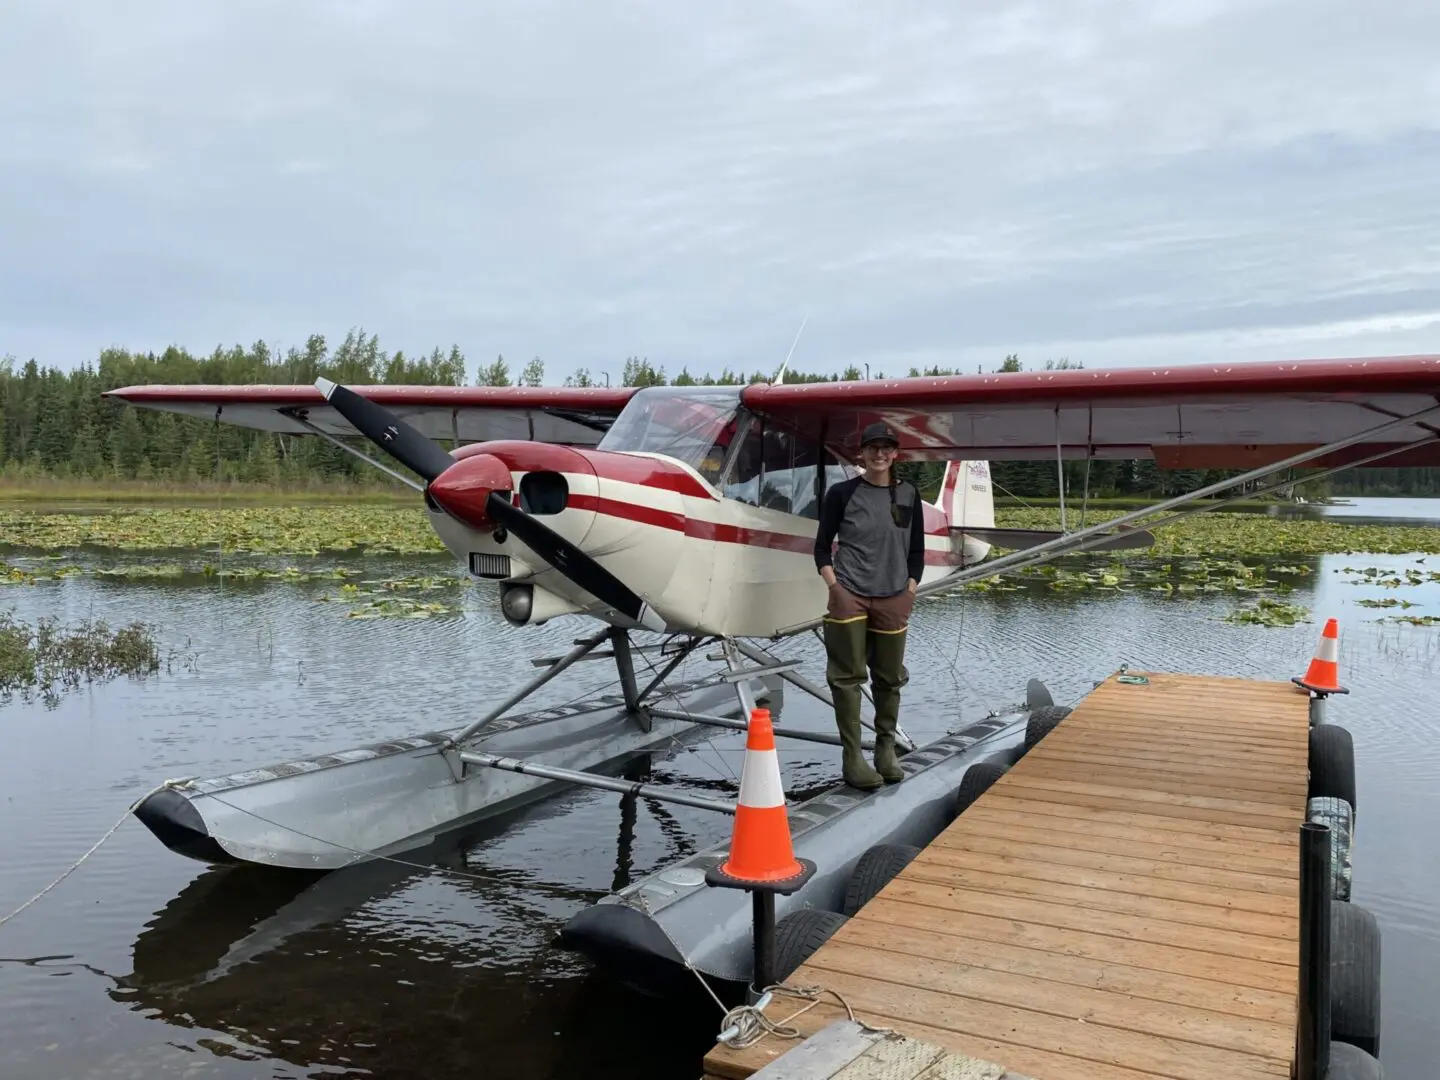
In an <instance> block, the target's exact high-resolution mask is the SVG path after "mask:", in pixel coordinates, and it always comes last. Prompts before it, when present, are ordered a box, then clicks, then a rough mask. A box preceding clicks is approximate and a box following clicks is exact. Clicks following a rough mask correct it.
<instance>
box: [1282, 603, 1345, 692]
mask: <svg viewBox="0 0 1440 1080" xmlns="http://www.w3.org/2000/svg"><path fill="white" fill-rule="evenodd" d="M1290 681H1291V682H1293V683H1294V684H1295V685H1296V686H1303V687H1304V688H1305V689H1306V690H1309V691H1311V692H1312V693H1315V694H1320V695H1322V696H1323V695H1325V694H1348V693H1349V692H1350V691H1349V690H1346V689H1345V687H1343V686H1341V685H1340V624H1339V622H1338V621H1337V620H1335V619H1330V620H1328V621H1327V622H1326V623H1325V629H1324V631H1323V632H1322V633H1321V634H1320V643H1319V644H1318V645H1316V646H1315V656H1314V657H1313V658H1312V659H1311V661H1310V667H1309V669H1308V670H1307V671H1306V672H1305V677H1304V678H1303V679H1302V678H1300V676H1298V675H1296V676H1294V677H1293V678H1291V680H1290Z"/></svg>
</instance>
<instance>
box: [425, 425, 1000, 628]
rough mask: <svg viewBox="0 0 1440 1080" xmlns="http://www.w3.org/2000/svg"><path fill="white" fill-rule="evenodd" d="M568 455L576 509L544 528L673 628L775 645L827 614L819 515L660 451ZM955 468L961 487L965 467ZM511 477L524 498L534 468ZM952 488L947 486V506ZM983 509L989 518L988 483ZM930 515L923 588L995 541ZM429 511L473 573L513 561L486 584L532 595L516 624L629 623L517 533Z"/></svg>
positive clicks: (566, 472)
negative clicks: (577, 619)
mask: <svg viewBox="0 0 1440 1080" xmlns="http://www.w3.org/2000/svg"><path fill="white" fill-rule="evenodd" d="M467 449H468V448H467ZM568 454H569V455H573V456H572V457H569V458H568V459H567V460H569V461H573V462H575V466H574V467H569V466H566V467H563V468H562V469H561V470H559V471H560V472H561V475H562V476H563V477H564V480H565V483H566V485H567V487H568V500H567V504H566V507H565V509H563V510H562V511H560V512H559V513H554V514H545V515H544V517H543V520H544V522H545V524H546V525H547V526H549V527H550V528H551V529H553V530H554V531H555V532H557V533H559V534H560V535H562V536H563V537H565V539H567V540H569V541H570V542H572V543H574V544H575V545H577V546H578V547H580V548H581V549H582V550H584V551H585V552H586V553H587V554H588V555H590V556H591V557H592V558H594V559H595V560H596V561H598V562H599V563H600V564H601V565H602V566H604V567H605V568H606V569H607V570H609V571H610V572H611V573H612V574H614V575H615V576H616V577H618V578H619V579H621V580H622V581H623V582H625V583H626V584H627V585H628V586H629V587H630V588H631V589H633V590H634V591H635V592H636V593H638V594H639V595H640V596H641V597H643V598H644V599H645V600H646V602H647V603H649V605H650V606H651V608H653V609H654V610H655V611H656V612H658V613H659V614H660V615H661V616H662V617H663V618H664V620H665V623H666V626H667V628H668V629H669V630H670V631H672V632H688V633H694V634H699V635H719V636H735V637H768V636H773V635H776V634H781V633H784V632H785V631H787V630H788V629H789V628H792V627H796V626H799V625H801V624H804V623H807V622H810V621H812V620H814V619H816V618H819V617H820V616H822V615H823V614H824V612H825V606H826V597H827V590H826V587H825V583H824V581H823V579H821V577H820V576H819V574H818V572H817V570H816V566H815V554H814V550H815V537H816V532H817V529H818V527H819V522H818V520H817V519H816V518H814V517H809V516H803V515H800V514H793V513H788V512H784V511H780V510H774V509H768V508H764V507H760V506H755V505H751V504H750V503H748V502H744V501H741V500H740V499H736V498H726V497H724V496H723V495H722V494H721V493H720V492H719V491H717V490H716V489H715V488H714V487H713V486H712V485H711V484H709V483H707V482H706V481H705V480H704V479H703V478H702V477H701V476H700V475H699V474H698V473H697V472H696V471H695V470H693V469H691V468H690V467H689V466H687V465H684V464H683V463H680V462H677V461H675V460H673V459H669V458H665V457H662V456H659V455H653V454H639V453H633V454H632V453H623V452H603V451H593V450H592V451H578V452H577V451H569V452H568ZM501 456H504V455H503V453H502V454H501ZM586 466H588V468H587V467H586ZM951 468H952V469H958V470H959V473H960V475H961V476H962V479H963V477H964V475H965V467H964V463H960V462H953V463H951ZM552 471H553V470H552ZM511 475H512V479H513V486H512V488H511V490H512V491H515V492H519V491H521V482H522V480H523V478H524V475H525V471H524V470H520V469H514V468H512V473H511ZM947 475H948V474H947ZM953 489H954V485H949V486H948V487H947V488H946V489H943V490H942V500H941V501H942V504H943V503H944V501H945V497H946V494H947V492H951V491H953ZM984 502H985V506H986V509H987V510H988V509H989V503H990V499H989V492H988V484H987V485H986V491H985V499H984ZM924 510H925V526H926V536H925V554H926V559H925V571H924V577H923V579H922V580H923V581H925V582H929V581H933V580H936V579H938V578H942V577H945V576H948V575H950V574H953V573H954V572H955V571H956V570H958V569H959V568H960V567H961V566H962V565H970V564H973V563H974V562H976V561H978V560H980V559H982V558H984V557H985V554H986V553H987V552H988V550H989V547H988V545H986V544H983V543H979V542H977V541H975V540H969V539H966V540H962V539H961V538H959V537H958V536H954V535H952V533H951V531H950V528H949V525H950V520H949V519H947V516H946V514H945V513H944V512H942V510H941V509H940V508H938V507H936V506H933V505H930V504H924ZM429 513H430V520H431V523H432V525H433V526H434V528H435V531H436V533H437V534H438V535H439V536H440V538H441V540H442V541H443V542H444V543H445V545H446V547H448V548H449V549H450V550H451V551H452V552H454V554H455V555H456V557H457V558H459V559H461V560H462V561H464V562H465V563H466V564H467V565H471V567H472V570H474V569H477V567H476V565H475V563H474V560H472V556H473V555H475V554H479V555H481V556H482V557H483V556H502V557H503V556H508V559H509V562H508V565H505V564H501V565H499V566H496V565H491V566H488V567H487V566H484V565H483V564H482V565H480V566H479V567H478V569H479V570H480V572H481V576H489V577H494V578H496V579H497V580H501V581H503V582H504V585H503V586H502V588H509V587H512V586H513V585H515V584H524V585H529V586H531V587H533V589H534V590H535V592H534V594H533V600H532V603H533V609H534V610H533V614H532V615H531V617H530V618H529V619H528V620H524V619H522V620H517V621H530V622H539V621H544V619H546V618H549V617H553V616H555V615H560V614H567V613H582V612H583V613H585V614H588V615H591V616H594V617H596V618H600V619H602V620H605V621H612V622H617V623H618V624H620V625H625V622H624V620H623V618H622V617H618V616H615V615H614V614H613V613H610V612H607V611H606V609H605V607H604V605H602V604H600V603H598V602H597V601H596V600H595V598H594V597H592V596H590V595H589V594H588V593H586V592H584V590H582V589H580V588H579V587H577V586H576V585H574V584H573V583H572V582H571V581H570V580H569V579H567V578H566V577H565V576H564V575H562V574H560V573H559V572H557V571H556V570H554V569H553V568H551V567H549V566H548V565H547V564H546V563H545V561H544V560H543V559H541V558H539V557H537V556H536V555H535V554H534V553H533V552H531V551H530V550H529V549H528V548H527V547H526V546H525V545H524V544H522V543H520V542H519V541H518V540H516V539H515V538H514V537H512V536H504V535H503V534H502V535H501V536H500V537H497V535H496V534H495V533H493V532H489V531H486V532H481V531H477V530H475V529H472V528H469V527H468V526H466V525H464V524H462V523H461V522H459V521H457V520H456V519H455V518H453V517H451V516H450V515H448V514H446V513H445V512H443V511H441V510H439V509H438V508H436V507H430V508H429ZM976 523H978V522H976Z"/></svg>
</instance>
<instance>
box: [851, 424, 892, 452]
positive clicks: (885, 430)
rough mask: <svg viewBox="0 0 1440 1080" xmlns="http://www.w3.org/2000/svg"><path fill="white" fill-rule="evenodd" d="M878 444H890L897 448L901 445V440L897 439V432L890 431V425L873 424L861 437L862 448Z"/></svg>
mask: <svg viewBox="0 0 1440 1080" xmlns="http://www.w3.org/2000/svg"><path fill="white" fill-rule="evenodd" d="M877 442H888V443H889V444H890V445H891V446H895V447H898V446H899V445H900V440H899V439H897V438H896V437H895V432H893V431H891V430H890V425H889V424H886V423H883V422H877V423H874V424H871V425H870V426H869V427H867V428H866V429H865V431H864V433H862V434H861V436H860V445H861V446H868V445H869V444H870V443H877Z"/></svg>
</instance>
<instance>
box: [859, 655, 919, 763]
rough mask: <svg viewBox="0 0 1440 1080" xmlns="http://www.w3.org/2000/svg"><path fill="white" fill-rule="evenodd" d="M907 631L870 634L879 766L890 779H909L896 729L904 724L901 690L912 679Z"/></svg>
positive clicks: (871, 676)
mask: <svg viewBox="0 0 1440 1080" xmlns="http://www.w3.org/2000/svg"><path fill="white" fill-rule="evenodd" d="M905 636H906V631H904V630H897V631H891V632H888V633H887V632H883V631H879V630H871V631H869V633H868V634H867V641H866V651H867V653H868V655H869V660H870V691H871V693H872V694H873V695H874V697H875V768H876V770H877V771H878V772H879V774H880V775H881V776H882V777H883V778H884V779H885V782H886V783H890V784H898V783H899V782H900V781H901V780H904V779H905V771H904V770H903V769H901V768H900V759H899V758H898V757H896V755H895V733H896V731H897V730H898V729H899V727H900V691H901V690H902V689H903V688H904V687H905V684H906V683H908V682H909V681H910V672H909V671H907V670H906V668H905Z"/></svg>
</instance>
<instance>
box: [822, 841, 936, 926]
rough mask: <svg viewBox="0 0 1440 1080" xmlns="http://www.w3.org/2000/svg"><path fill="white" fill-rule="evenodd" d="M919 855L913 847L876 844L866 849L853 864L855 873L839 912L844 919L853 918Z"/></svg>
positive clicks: (917, 850) (851, 877)
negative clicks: (842, 914)
mask: <svg viewBox="0 0 1440 1080" xmlns="http://www.w3.org/2000/svg"><path fill="white" fill-rule="evenodd" d="M919 854H920V849H919V848H918V847H915V846H914V845H912V844H876V845H875V846H874V847H871V848H867V849H866V851H865V854H864V855H861V856H860V858H859V860H858V861H857V862H856V863H855V869H854V870H852V871H850V880H849V882H848V883H847V884H846V885H845V901H844V904H843V905H842V906H841V908H840V910H841V912H843V913H844V915H845V916H846V918H849V917H850V916H852V915H854V914H855V913H856V912H857V911H859V910H860V909H861V908H862V907H864V906H865V905H866V904H868V903H869V902H870V901H871V900H874V899H875V897H876V896H878V895H879V893H880V890H881V889H883V888H885V886H886V885H888V884H890V881H891V879H892V878H894V876H895V875H896V874H898V873H900V871H901V870H904V869H905V867H906V866H907V865H908V864H909V862H910V860H911V859H913V858H915V856H916V855H919Z"/></svg>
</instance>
